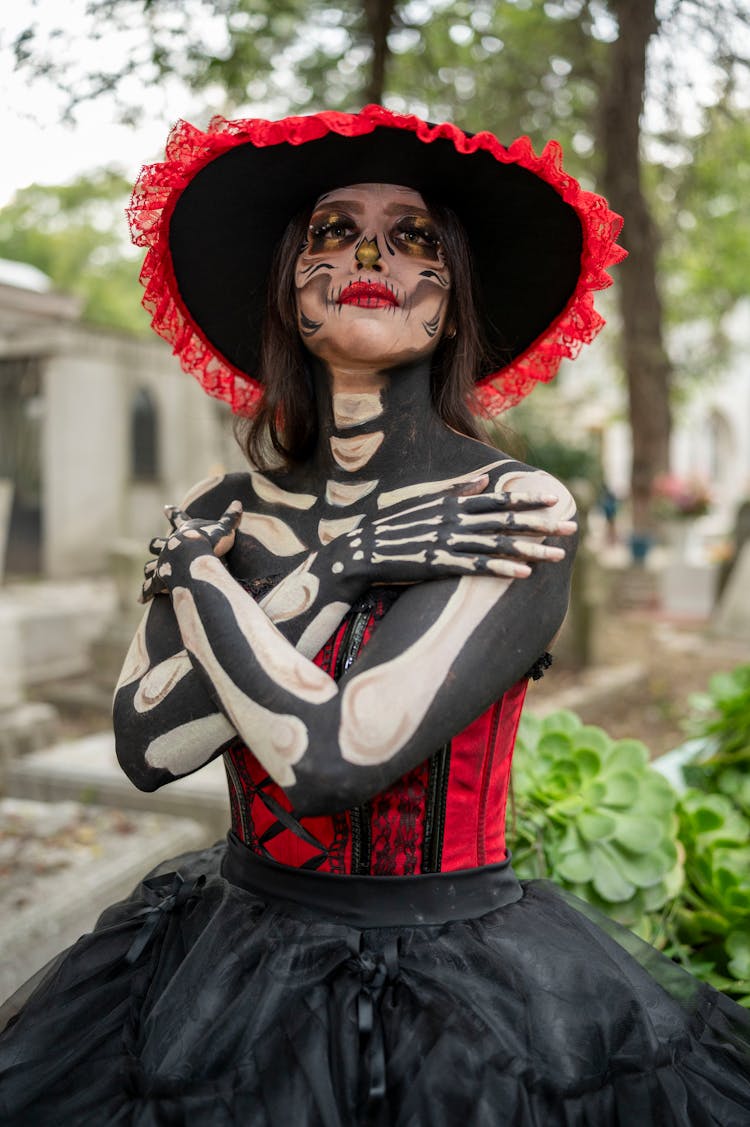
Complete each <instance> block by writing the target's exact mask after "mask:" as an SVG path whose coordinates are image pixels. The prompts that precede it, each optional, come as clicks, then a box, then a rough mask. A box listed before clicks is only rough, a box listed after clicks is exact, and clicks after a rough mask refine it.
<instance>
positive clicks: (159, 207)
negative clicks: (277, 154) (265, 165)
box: [128, 106, 627, 415]
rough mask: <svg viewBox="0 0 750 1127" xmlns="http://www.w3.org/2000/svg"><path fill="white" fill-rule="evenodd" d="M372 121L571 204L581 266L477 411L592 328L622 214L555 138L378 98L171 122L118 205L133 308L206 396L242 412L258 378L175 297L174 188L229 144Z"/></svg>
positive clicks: (260, 143)
mask: <svg viewBox="0 0 750 1127" xmlns="http://www.w3.org/2000/svg"><path fill="white" fill-rule="evenodd" d="M378 126H386V127H389V128H391V129H394V128H395V129H403V130H410V131H411V132H413V133H414V134H415V135H416V136H417V137H418V138H419V140H420V141H423V142H424V143H425V144H429V143H430V142H431V141H434V140H436V139H437V138H446V139H448V140H450V141H452V143H453V145H454V146H455V148H456V150H457V151H458V152H460V153H474V152H477V151H478V150H486V151H487V152H489V153H491V154H492V156H493V157H494V158H495V159H496V160H497V161H499V162H500V163H502V164H517V165H519V166H520V167H522V168H524V169H526V170H528V171H529V172H532V173H534V174H535V175H536V176H538V177H539V178H540V179H541V180H543V181H545V182H546V183H547V184H549V185H550V186H551V187H552V188H553V189H554V190H555V191H556V192H557V194H558V195H559V196H560V197H561V198H562V199H563V200H564V202H565V203H567V204H568V205H569V206H570V207H571V208H573V210H574V211H575V212H576V215H577V216H578V219H579V221H580V223H581V228H582V236H583V245H582V251H581V269H580V274H579V278H578V283H577V285H576V288H575V290H574V292H573V294H572V296H571V297H570V299H569V301H568V302H567V304H566V306H565V308H564V309H563V310H562V311H561V312H560V313H559V314H558V316H557V317H556V318H555V319H554V321H552V323H551V324H550V325H549V326H548V327H547V328H546V329H545V331H544V332H543V333H541V334H540V335H539V336H538V337H537V339H536V340H535V341H534V342H533V343H532V344H531V345H529V347H528V348H526V349H525V351H524V352H522V353H521V354H520V355H519V356H517V357H516V358H515V359H514V360H512V361H511V362H510V363H509V364H507V365H506V366H505V367H504V368H501V369H500V370H498V371H496V372H493V373H491V374H490V375H488V376H485V377H484V378H483V379H481V380H480V381H479V382H478V383H477V399H478V402H479V405H480V407H481V408H482V410H483V411H484V412H486V413H487V414H488V415H495V414H498V413H500V412H501V411H504V410H506V409H507V408H508V407H512V406H514V405H515V404H516V403H518V402H519V401H520V400H521V399H523V397H524V396H525V395H528V393H529V392H530V391H531V390H532V388H533V387H534V386H535V384H537V383H547V382H549V381H550V380H551V379H553V377H554V376H555V375H556V373H557V370H558V368H559V366H560V362H561V360H563V359H564V358H568V359H574V358H575V357H576V356H577V355H578V353H579V351H580V349H581V347H582V346H583V345H584V344H589V343H590V342H591V341H592V340H593V339H594V337H595V336H596V334H597V333H598V332H599V330H600V329H601V328H602V326H603V324H604V319H603V318H602V317H601V316H600V314H599V313H597V312H596V310H595V309H594V296H593V295H594V292H595V291H596V290H603V289H606V288H607V287H608V286H610V285H611V284H612V279H611V278H610V276H609V274H608V273H607V270H608V268H609V267H610V266H613V265H615V264H616V263H617V262H620V261H621V260H622V259H623V258H624V257H625V255H626V253H627V252H626V251H625V250H624V249H623V248H622V247H620V246H618V245H617V238H618V235H619V234H620V231H621V229H622V218H621V217H620V216H619V215H617V214H616V213H615V212H614V211H612V210H611V209H610V208H609V206H608V205H607V202H606V200H605V199H603V197H602V196H598V195H596V194H595V193H593V192H587V191H584V189H583V188H581V186H580V184H579V183H578V181H577V180H575V179H574V178H573V177H572V176H570V175H568V173H566V172H565V170H564V169H563V166H562V150H561V148H560V145H559V144H558V143H557V141H549V142H548V143H547V144H546V145H545V147H544V150H543V151H542V153H541V154H540V155H538V156H537V155H536V154H535V152H534V149H533V147H532V144H531V141H530V140H529V138H528V137H519V138H518V139H517V140H515V141H513V143H512V144H511V145H510V146H509V147H508V148H506V147H504V146H503V145H501V144H500V142H499V141H498V140H497V138H496V137H495V136H494V135H493V134H492V133H489V132H483V133H475V134H474V135H473V136H467V135H466V134H465V133H464V132H463V131H462V130H461V129H459V128H458V127H457V126H455V125H452V124H450V123H448V122H444V123H443V124H441V125H429V124H427V123H426V122H424V121H422V120H421V119H420V118H418V117H415V116H414V115H411V114H409V115H406V114H394V113H392V112H391V111H389V110H386V109H384V108H383V107H382V106H366V107H365V108H364V109H363V110H361V111H360V113H358V114H344V113H333V112H324V113H318V114H311V115H309V116H305V117H287V118H285V119H283V120H282V121H264V120H261V119H248V120H240V121H228V120H226V119H225V118H221V117H217V118H214V119H213V121H212V122H211V123H210V125H209V127H208V130H207V131H205V132H204V131H202V130H200V129H196V128H195V126H192V125H190V124H189V123H188V122H185V121H179V122H178V123H177V124H176V125H175V127H174V128H173V130H172V132H171V133H170V135H169V139H168V142H167V148H166V159H165V160H164V161H162V162H160V163H158V164H151V165H146V166H145V167H144V168H143V170H142V172H141V175H140V177H139V178H138V181H137V183H136V185H135V188H134V190H133V195H132V198H131V202H130V207H129V208H128V219H129V222H130V229H131V235H132V239H133V242H134V243H135V244H136V246H142V247H146V248H147V253H146V258H145V261H144V264H143V268H142V270H141V276H140V277H141V283H142V285H143V286H144V288H145V293H144V296H143V306H144V308H145V309H146V310H147V311H148V312H149V314H150V315H151V325H152V327H153V328H154V329H155V331H156V332H157V333H158V334H159V336H161V337H163V338H164V340H166V341H168V343H169V344H170V345H171V346H172V350H173V352H174V353H175V355H176V356H178V357H179V360H180V363H181V365H182V367H183V368H184V369H185V371H187V372H190V373H191V374H192V375H194V376H195V377H196V378H197V379H198V380H199V381H200V383H201V384H202V386H203V388H204V390H205V391H207V392H208V394H209V395H213V396H216V397H217V398H218V399H224V400H225V401H226V402H227V403H229V404H231V407H232V410H233V411H235V412H237V413H240V414H252V412H253V410H254V408H255V405H256V404H257V402H258V399H259V398H260V395H261V391H262V385H261V384H260V383H259V382H258V381H257V380H256V379H254V378H253V377H251V376H250V375H249V374H248V373H246V372H243V371H241V370H240V369H239V368H236V367H235V366H234V365H232V364H230V363H229V362H228V361H227V360H226V359H225V357H223V356H222V355H221V354H220V353H219V352H218V351H217V350H216V348H215V347H214V346H213V345H212V344H211V342H210V341H209V340H208V339H207V338H206V337H205V335H204V334H203V333H202V332H201V329H200V327H199V326H198V325H197V324H196V323H195V322H194V321H193V319H192V318H191V316H190V314H189V313H188V311H187V309H186V308H185V306H184V304H183V302H182V301H181V299H180V295H179V291H178V288H177V285H176V282H175V277H174V271H173V268H172V260H171V255H170V252H169V238H168V232H169V221H170V217H171V214H172V211H173V209H174V207H175V204H176V202H177V200H178V198H179V196H180V193H181V192H182V191H183V189H184V188H185V187H186V186H187V185H188V184H189V183H190V181H191V180H192V178H193V177H194V176H195V175H196V173H197V172H199V171H200V170H201V169H202V168H204V167H205V165H207V164H209V163H210V162H211V161H212V160H215V159H216V158H217V157H218V156H221V155H222V154H223V153H225V152H227V151H228V150H229V149H233V148H235V147H236V146H238V145H244V144H248V143H252V144H253V145H255V146H257V147H264V146H268V145H278V144H281V143H282V142H286V143H288V144H292V145H303V144H305V143H306V142H308V141H313V140H317V139H319V138H321V137H324V136H325V135H326V134H327V133H329V132H330V133H338V134H340V135H342V136H345V137H358V136H362V135H363V134H366V133H371V132H372V131H373V130H374V129H375V128H376V127H378Z"/></svg>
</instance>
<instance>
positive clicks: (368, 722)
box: [339, 576, 511, 766]
mask: <svg viewBox="0 0 750 1127" xmlns="http://www.w3.org/2000/svg"><path fill="white" fill-rule="evenodd" d="M510 582H511V581H510V580H507V579H497V580H492V579H488V578H487V577H486V576H482V577H481V578H476V579H475V578H467V579H461V580H459V583H458V587H457V588H456V590H455V592H454V593H453V594H452V595H451V597H450V599H449V600H448V602H447V603H446V606H445V608H444V610H443V612H442V613H441V615H440V616H439V618H438V619H437V621H436V622H434V623H433V625H432V626H430V627H429V629H428V630H426V631H425V633H424V634H423V635H422V637H421V638H419V639H418V640H417V641H416V642H414V643H413V644H412V645H411V646H409V647H408V648H407V649H405V650H404V651H403V652H402V653H400V654H399V655H398V657H395V658H393V659H392V660H391V661H388V662H385V663H384V664H383V665H379V666H377V667H375V668H374V669H368V670H367V671H366V672H364V673H360V674H359V675H358V676H355V677H354V678H353V679H352V681H350V683H349V684H348V685H347V686H346V688H345V689H344V692H343V694H342V698H341V723H340V728H339V747H340V750H341V755H342V756H343V758H344V759H345V760H346V761H347V762H348V763H355V764H358V765H360V766H367V765H370V764H377V763H385V762H387V761H388V760H389V759H392V758H393V756H394V755H396V754H397V752H399V751H400V750H401V748H402V747H404V746H405V745H406V744H407V743H408V742H409V740H410V739H411V738H412V736H413V735H414V733H415V732H416V731H417V729H418V728H419V725H420V724H421V723H422V721H423V720H424V717H425V714H426V713H427V711H428V709H429V707H430V705H431V704H432V702H433V700H434V699H435V697H436V695H437V694H438V693H439V692H440V690H441V688H442V686H443V683H444V681H445V678H446V677H447V675H448V673H449V672H450V669H451V666H452V664H453V662H454V661H455V660H456V658H457V657H458V655H459V653H460V652H461V650H462V649H463V647H464V645H465V644H466V641H467V638H468V637H469V636H470V635H471V634H472V633H473V631H474V630H475V629H476V627H477V626H478V625H479V624H480V622H482V621H483V619H484V618H486V616H487V615H488V614H489V612H490V611H491V610H492V608H493V607H494V606H495V605H496V603H497V602H498V601H499V600H500V599H501V598H502V596H503V595H504V594H505V592H506V591H507V590H508V587H509V585H510ZM415 668H417V669H419V671H420V675H419V677H413V676H411V671H413V670H414V669H415ZM384 700H387V701H388V708H387V709H384V708H383V701H384Z"/></svg>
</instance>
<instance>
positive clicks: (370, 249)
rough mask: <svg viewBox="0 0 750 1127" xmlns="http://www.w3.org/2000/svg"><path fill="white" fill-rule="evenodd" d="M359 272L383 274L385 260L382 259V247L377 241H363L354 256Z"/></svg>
mask: <svg viewBox="0 0 750 1127" xmlns="http://www.w3.org/2000/svg"><path fill="white" fill-rule="evenodd" d="M354 257H355V259H356V262H357V270H374V271H375V273H377V274H381V273H382V272H383V266H384V263H383V260H382V258H381V257H380V247H379V246H378V240H377V239H363V240H362V242H361V243H360V244H359V246H358V247H357V250H356V253H355V255H354Z"/></svg>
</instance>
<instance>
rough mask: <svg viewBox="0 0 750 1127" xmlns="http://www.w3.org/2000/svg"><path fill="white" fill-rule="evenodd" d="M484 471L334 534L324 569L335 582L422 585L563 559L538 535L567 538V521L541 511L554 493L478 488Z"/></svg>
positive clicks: (521, 575)
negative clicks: (328, 569) (329, 561)
mask: <svg viewBox="0 0 750 1127" xmlns="http://www.w3.org/2000/svg"><path fill="white" fill-rule="evenodd" d="M488 481H489V478H488V476H487V475H486V474H483V475H482V476H481V477H478V478H477V479H476V480H475V481H473V482H470V483H469V484H468V485H466V484H462V485H461V486H459V487H458V488H455V487H454V488H453V489H451V490H447V491H446V492H445V493H443V494H441V495H439V496H437V497H435V498H433V499H431V500H429V501H424V502H420V503H419V504H416V505H415V504H410V505H409V507H408V508H401V509H400V510H397V511H396V512H393V513H391V514H389V515H387V516H382V517H378V518H377V519H376V520H374V521H372V522H371V523H369V524H364V525H361V526H360V527H359V528H356V529H354V530H353V531H351V532H348V533H346V534H344V535H343V536H340V537H338V538H337V539H336V540H334V541H332V543H331V544H330V545H329V549H328V550H329V554H330V557H331V558H333V561H334V562H333V563H332V565H331V570H332V571H333V572H334V574H336V575H338V576H339V577H340V581H341V583H342V584H344V585H346V584H347V583H351V584H352V585H356V586H357V587H361V586H362V585H363V584H364V585H370V584H373V583H422V582H424V581H425V580H427V579H444V578H446V577H453V576H460V575H495V576H504V577H507V578H509V579H525V578H526V577H527V576H529V575H530V574H531V567H530V566H529V565H530V564H531V563H535V562H537V561H541V560H544V561H547V562H551V563H556V562H558V561H559V560H562V559H564V558H565V551H564V549H562V548H559V547H552V546H550V545H546V544H542V543H540V541H541V540H543V539H544V538H545V537H546V536H571V535H572V534H573V533H574V532H575V531H576V523H575V521H572V520H562V521H561V520H559V519H558V518H556V517H554V516H549V515H547V514H546V513H545V510H547V509H549V508H550V507H551V506H553V505H555V504H556V503H557V502H558V501H559V497H557V496H556V495H555V494H551V493H550V494H530V493H485V492H483V490H484V489H485V488H486V486H487V483H488Z"/></svg>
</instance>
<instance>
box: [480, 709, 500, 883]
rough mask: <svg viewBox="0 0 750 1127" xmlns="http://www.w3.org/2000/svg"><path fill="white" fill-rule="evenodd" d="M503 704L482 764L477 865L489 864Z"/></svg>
mask: <svg viewBox="0 0 750 1127" xmlns="http://www.w3.org/2000/svg"><path fill="white" fill-rule="evenodd" d="M501 708H502V705H501V702H499V701H498V703H497V704H496V705H495V707H494V709H493V712H492V726H491V728H490V738H489V740H488V741H487V747H486V750H485V754H484V763H483V764H482V784H481V787H480V792H479V819H478V822H477V864H478V865H486V864H487V848H486V845H485V839H486V833H487V795H488V793H489V789H490V778H491V775H492V764H493V761H494V759H495V743H496V742H497V730H498V727H499V726H500V712H501Z"/></svg>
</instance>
